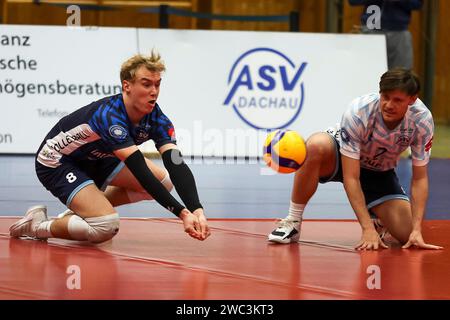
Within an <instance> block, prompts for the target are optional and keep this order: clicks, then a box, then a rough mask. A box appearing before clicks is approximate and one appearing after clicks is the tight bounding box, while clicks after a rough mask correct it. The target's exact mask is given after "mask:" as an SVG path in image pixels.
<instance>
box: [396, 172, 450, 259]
mask: <svg viewBox="0 0 450 320" xmlns="http://www.w3.org/2000/svg"><path fill="white" fill-rule="evenodd" d="M427 198H428V169H427V165H425V166H413V174H412V179H411V211H412V223H413V229H412V232H411V234H410V235H409V239H408V242H407V243H406V244H405V245H404V246H403V247H402V248H404V249H406V248H409V247H411V246H416V247H418V248H422V249H435V250H436V249H442V247H440V246H435V245H432V244H427V243H425V241H424V240H423V237H422V221H423V217H424V214H425V207H426V203H427Z"/></svg>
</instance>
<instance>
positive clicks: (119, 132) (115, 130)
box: [109, 124, 127, 139]
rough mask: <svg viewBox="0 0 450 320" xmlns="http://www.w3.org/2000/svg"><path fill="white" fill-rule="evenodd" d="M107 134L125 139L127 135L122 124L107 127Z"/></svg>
mask: <svg viewBox="0 0 450 320" xmlns="http://www.w3.org/2000/svg"><path fill="white" fill-rule="evenodd" d="M109 134H110V135H111V137H114V138H118V139H125V138H126V137H127V130H125V128H124V127H122V126H119V125H117V124H115V125H113V126H111V127H109Z"/></svg>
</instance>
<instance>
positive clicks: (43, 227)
mask: <svg viewBox="0 0 450 320" xmlns="http://www.w3.org/2000/svg"><path fill="white" fill-rule="evenodd" d="M52 223H53V220H48V221H44V222H42V223H41V224H40V225H39V226H38V228H37V230H36V237H37V238H39V239H48V238H52V237H53V235H52V232H51V231H50V227H51V225H52Z"/></svg>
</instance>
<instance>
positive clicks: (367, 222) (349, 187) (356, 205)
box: [344, 178, 374, 231]
mask: <svg viewBox="0 0 450 320" xmlns="http://www.w3.org/2000/svg"><path fill="white" fill-rule="evenodd" d="M344 188H345V192H346V193H347V197H348V200H349V201H350V205H351V206H352V208H353V211H354V212H355V214H356V217H357V218H358V221H359V224H360V225H361V228H362V229H363V231H364V230H369V229H372V228H374V226H373V223H372V220H371V219H370V215H369V211H368V210H367V207H366V203H365V199H364V194H363V192H362V189H361V183H360V182H359V179H356V178H344Z"/></svg>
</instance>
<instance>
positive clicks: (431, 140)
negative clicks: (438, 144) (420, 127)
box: [425, 137, 433, 152]
mask: <svg viewBox="0 0 450 320" xmlns="http://www.w3.org/2000/svg"><path fill="white" fill-rule="evenodd" d="M432 146H433V137H431V139H430V141H428V142H427V144H426V145H425V152H428V151H430V150H431V147H432Z"/></svg>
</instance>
